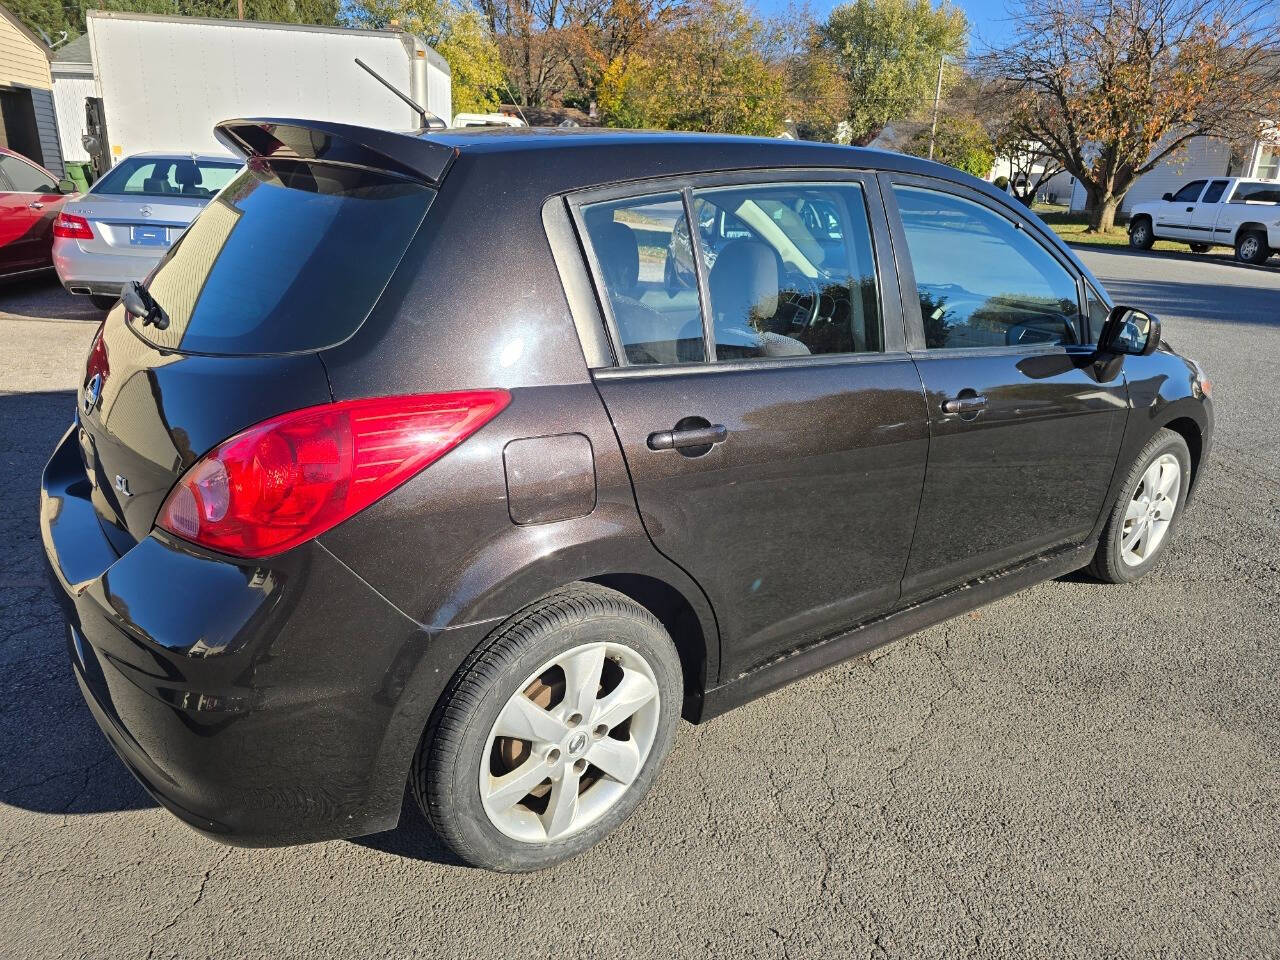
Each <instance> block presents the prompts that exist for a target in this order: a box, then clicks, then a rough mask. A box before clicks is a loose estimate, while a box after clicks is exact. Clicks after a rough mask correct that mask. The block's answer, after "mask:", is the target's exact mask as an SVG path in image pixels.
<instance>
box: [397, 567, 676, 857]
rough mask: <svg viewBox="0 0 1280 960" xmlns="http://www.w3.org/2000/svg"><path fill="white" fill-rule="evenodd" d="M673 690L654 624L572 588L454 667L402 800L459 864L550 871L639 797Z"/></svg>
mask: <svg viewBox="0 0 1280 960" xmlns="http://www.w3.org/2000/svg"><path fill="white" fill-rule="evenodd" d="M682 695H683V689H682V679H681V668H680V660H679V657H678V656H677V654H676V651H675V647H674V645H673V644H672V642H671V638H670V637H669V636H668V635H667V633H666V631H665V630H664V629H663V628H662V625H661V624H659V623H658V621H657V620H656V619H654V617H653V616H652V615H651V614H650V613H649V612H648V611H647V610H645V609H644V608H643V607H641V606H639V605H638V604H636V603H635V602H634V601H632V600H631V599H629V598H628V597H626V596H624V595H622V594H620V593H617V592H616V591H613V590H609V589H606V588H604V587H599V586H596V585H594V584H574V585H572V586H570V587H567V588H565V589H564V590H561V591H558V592H556V593H554V594H552V595H550V596H548V597H546V598H544V599H543V600H540V601H538V602H537V603H535V604H533V605H532V606H530V607H529V608H527V609H526V610H525V611H523V612H522V613H521V614H519V615H517V616H516V617H515V618H513V619H512V620H509V621H508V622H507V623H506V624H504V625H503V626H502V627H500V628H499V630H498V631H497V632H496V633H495V634H494V635H493V636H492V637H491V638H490V640H488V641H487V642H486V643H485V645H484V646H483V647H481V648H480V649H479V650H478V651H476V652H475V653H473V654H472V655H471V657H470V658H468V661H467V662H466V663H465V664H463V666H462V667H461V668H460V669H459V671H458V673H457V674H456V675H455V676H454V678H453V680H452V681H451V682H450V685H449V689H448V690H447V691H446V693H445V697H444V698H443V702H442V706H441V707H440V708H438V709H437V713H436V716H435V718H434V719H433V722H432V725H431V727H430V729H429V730H428V731H427V735H426V736H424V737H423V740H422V743H421V745H420V746H419V748H418V753H417V756H416V757H415V758H414V763H413V771H412V776H411V786H412V789H413V792H414V796H415V797H416V799H417V801H418V804H419V806H421V807H422V810H423V812H424V813H425V814H426V816H427V819H428V820H429V821H430V822H431V825H432V827H433V828H434V829H435V831H436V833H437V834H439V836H440V837H441V839H443V840H444V841H445V842H446V843H448V844H449V846H450V847H452V848H453V850H454V851H455V852H456V853H457V854H458V856H459V857H461V858H462V859H463V860H465V861H467V862H468V863H471V864H474V865H475V866H480V867H487V868H489V869H491V870H502V871H509V872H514V871H525V870H536V869H540V868H542V867H548V866H551V865H552V864H554V863H558V862H559V861H561V860H564V859H567V858H568V857H571V856H574V855H575V854H578V853H581V852H582V851H584V850H586V849H588V848H589V847H591V846H593V845H594V844H596V843H598V842H599V841H600V840H602V839H604V837H606V836H607V835H608V834H609V833H611V832H612V831H613V830H614V829H616V828H617V827H618V826H619V825H620V824H622V823H623V821H625V820H626V819H627V818H628V817H629V816H630V815H631V814H632V812H634V810H635V809H636V807H637V806H639V804H640V802H641V801H642V800H643V799H644V797H645V795H646V794H647V793H648V791H649V788H650V786H651V785H652V784H653V781H654V779H655V778H656V776H657V773H658V769H659V767H660V766H661V764H662V761H663V759H664V758H665V757H666V755H667V753H668V752H669V750H670V749H671V742H672V739H673V738H674V736H675V727H676V721H677V720H678V719H679V716H680V704H681V699H682Z"/></svg>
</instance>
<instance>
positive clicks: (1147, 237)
mask: <svg viewBox="0 0 1280 960" xmlns="http://www.w3.org/2000/svg"><path fill="white" fill-rule="evenodd" d="M1155 242H1156V237H1155V233H1153V232H1152V229H1151V221H1150V220H1148V219H1147V218H1146V217H1139V218H1138V219H1137V220H1134V221H1133V223H1131V224H1129V246H1131V247H1133V249H1135V250H1150V249H1151V245H1152V244H1153V243H1155Z"/></svg>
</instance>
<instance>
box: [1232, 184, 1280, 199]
mask: <svg viewBox="0 0 1280 960" xmlns="http://www.w3.org/2000/svg"><path fill="white" fill-rule="evenodd" d="M1231 202H1232V203H1280V184H1271V183H1242V184H1240V185H1239V186H1238V187H1236V192H1235V194H1234V195H1233V196H1232V197H1231Z"/></svg>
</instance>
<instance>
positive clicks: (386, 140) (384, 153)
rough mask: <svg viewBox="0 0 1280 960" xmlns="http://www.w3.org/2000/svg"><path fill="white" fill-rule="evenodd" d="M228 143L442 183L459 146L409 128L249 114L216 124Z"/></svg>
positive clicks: (241, 149) (258, 153)
mask: <svg viewBox="0 0 1280 960" xmlns="http://www.w3.org/2000/svg"><path fill="white" fill-rule="evenodd" d="M213 135H214V136H215V137H217V138H218V142H220V143H221V144H222V145H223V146H225V147H227V149H229V150H231V151H232V152H233V153H237V154H239V155H240V156H242V157H244V158H245V159H246V160H249V159H251V158H253V157H263V158H265V159H289V160H313V161H316V162H320V163H327V164H332V165H334V166H343V167H359V168H361V169H365V170H380V171H382V172H385V173H392V174H396V175H398V176H401V177H408V178H409V179H411V180H418V181H421V182H423V183H428V184H431V185H433V186H437V185H439V183H440V181H441V180H442V179H443V178H444V174H445V171H446V170H448V169H449V164H451V163H452V162H453V158H454V156H455V155H456V153H457V151H456V150H454V148H453V147H447V146H445V145H444V144H442V143H438V142H434V141H432V140H429V139H426V138H423V137H418V136H414V135H412V134H407V133H393V132H391V131H389V130H374V129H372V128H370V127H357V126H354V125H352V124H349V123H330V122H329V121H327V120H294V119H288V118H275V117H249V118H244V119H239V120H224V121H222V122H221V123H219V124H216V125H215V126H214V128H213Z"/></svg>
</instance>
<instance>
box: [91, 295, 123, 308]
mask: <svg viewBox="0 0 1280 960" xmlns="http://www.w3.org/2000/svg"><path fill="white" fill-rule="evenodd" d="M119 299H120V298H119V297H110V296H107V295H106V294H102V293H91V294H89V302H90V303H92V304H93V305H94V306H95V307H97V308H98V309H99V310H110V309H111V308H112V307H114V306H115V305H116V301H117V300H119Z"/></svg>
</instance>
